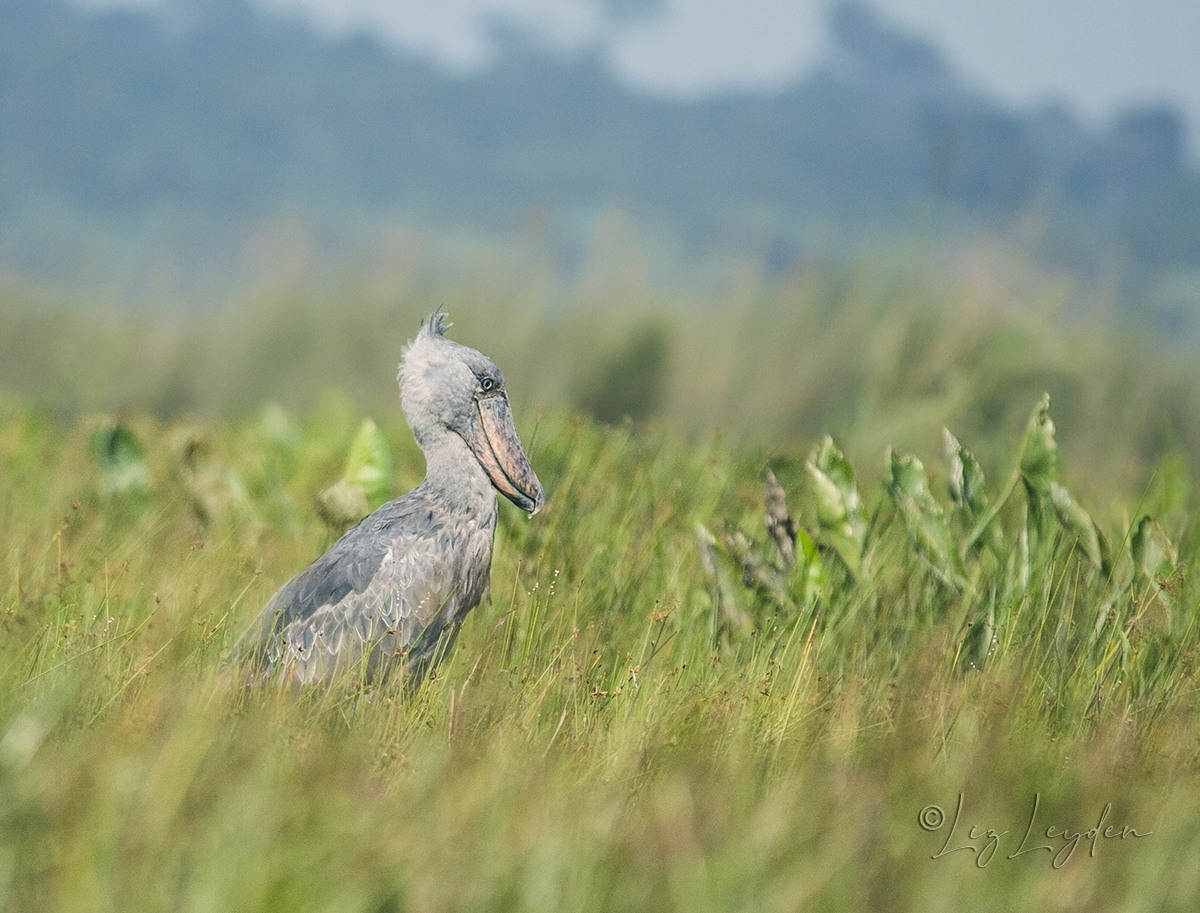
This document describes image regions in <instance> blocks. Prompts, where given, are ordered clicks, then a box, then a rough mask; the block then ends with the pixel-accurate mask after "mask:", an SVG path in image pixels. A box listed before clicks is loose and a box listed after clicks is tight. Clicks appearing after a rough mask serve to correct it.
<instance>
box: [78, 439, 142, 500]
mask: <svg viewBox="0 0 1200 913" xmlns="http://www.w3.org/2000/svg"><path fill="white" fill-rule="evenodd" d="M90 445H91V446H90V449H91V454H92V462H93V463H94V464H95V466H96V470H97V472H98V474H99V480H98V481H99V488H100V493H101V494H102V495H104V496H105V497H112V496H114V495H123V494H135V493H142V494H144V493H146V492H148V491H149V490H150V486H151V478H150V467H149V465H147V463H146V457H145V454H144V453H143V452H142V446H141V444H139V443H138V440H137V437H136V436H134V433H133V431H132V430H130V429H129V427H128V426H126V425H124V424H121V423H120V422H113V421H109V422H105V423H104V424H103V425H101V426H100V427H99V428H97V429H96V430H95V431H93V432H92V438H91V442H90Z"/></svg>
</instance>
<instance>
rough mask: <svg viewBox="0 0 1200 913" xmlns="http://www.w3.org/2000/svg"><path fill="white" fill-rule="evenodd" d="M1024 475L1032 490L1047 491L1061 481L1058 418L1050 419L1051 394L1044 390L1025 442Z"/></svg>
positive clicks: (1023, 455) (1022, 454) (1022, 474)
mask: <svg viewBox="0 0 1200 913" xmlns="http://www.w3.org/2000/svg"><path fill="white" fill-rule="evenodd" d="M1019 465H1020V467H1021V478H1022V479H1024V480H1025V484H1026V485H1027V486H1028V487H1029V488H1030V490H1032V491H1035V492H1037V493H1038V494H1039V495H1046V494H1047V492H1048V489H1049V487H1050V485H1051V484H1053V483H1054V482H1055V481H1057V474H1056V473H1057V467H1058V444H1057V443H1055V440H1054V422H1053V421H1052V420H1051V419H1050V394H1049V393H1043V394H1042V398H1041V399H1040V400H1039V401H1038V404H1037V407H1036V408H1035V409H1034V410H1033V414H1032V415H1030V416H1029V424H1028V425H1027V426H1026V428H1025V439H1024V440H1023V441H1022V442H1021V457H1020V463H1019Z"/></svg>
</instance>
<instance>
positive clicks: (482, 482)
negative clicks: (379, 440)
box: [422, 431, 496, 514]
mask: <svg viewBox="0 0 1200 913" xmlns="http://www.w3.org/2000/svg"><path fill="white" fill-rule="evenodd" d="M424 450H425V481H424V482H423V483H422V486H423V487H424V488H425V489H426V490H427V491H428V492H429V493H430V494H432V495H434V496H436V497H437V498H438V499H439V500H440V501H441V502H442V503H443V504H444V505H445V506H446V507H447V508H449V509H451V510H453V511H456V512H459V511H461V512H463V513H482V514H488V513H491V514H495V513H496V492H495V489H493V488H492V483H491V480H490V479H489V478H488V477H487V473H485V472H484V471H483V467H482V466H480V465H479V460H477V459H476V458H475V454H473V453H472V452H471V449H470V448H469V447H468V446H467V443H466V441H464V440H463V439H462V438H461V437H459V436H458V435H457V434H455V433H454V432H452V431H446V432H444V433H442V434H437V435H431V436H430V439H429V440H427V441H425V443H424Z"/></svg>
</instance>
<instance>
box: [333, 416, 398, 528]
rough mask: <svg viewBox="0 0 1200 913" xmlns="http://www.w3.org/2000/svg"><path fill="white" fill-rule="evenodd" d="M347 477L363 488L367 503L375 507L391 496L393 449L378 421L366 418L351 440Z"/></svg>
mask: <svg viewBox="0 0 1200 913" xmlns="http://www.w3.org/2000/svg"><path fill="white" fill-rule="evenodd" d="M344 478H345V480H346V481H347V482H349V483H350V484H351V485H357V486H359V487H360V488H362V491H363V494H364V495H365V496H366V500H367V505H368V507H369V508H370V509H371V510H374V509H375V508H376V507H378V506H379V505H380V504H382V503H383V502H384V501H386V500H387V499H388V495H389V493H390V492H391V487H392V452H391V450H389V449H388V445H387V440H386V439H385V438H384V436H383V434H382V432H380V430H379V428H378V427H376V425H375V423H374V422H373V421H372V420H371V419H369V418H365V419H363V422H362V425H360V426H359V429H358V434H357V435H355V437H354V441H353V442H352V443H351V444H350V453H349V455H348V456H347V457H346V472H345V474H344Z"/></svg>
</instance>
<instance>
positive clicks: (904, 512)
mask: <svg viewBox="0 0 1200 913" xmlns="http://www.w3.org/2000/svg"><path fill="white" fill-rule="evenodd" d="M884 473H885V477H886V482H887V488H888V492H889V493H890V494H891V496H892V498H893V500H894V501H895V502H896V506H897V507H898V508H899V510H900V516H901V517H902V518H903V520H904V525H905V526H906V527H907V529H908V534H909V536H910V537H911V539H912V540H913V543H914V545H915V546H916V548H917V551H918V552H919V553H920V554H921V555H922V556H923V557H924V558H925V560H926V561H928V562H929V564H930V565H931V566H932V567H933V569H934V570H935V571H936V572H937V573H938V575H939V576H940V577H941V578H942V579H943V580H944V581H945V582H947V583H951V584H953V585H955V586H960V587H961V586H962V585H963V584H964V581H963V576H962V571H961V567H960V564H961V562H960V561H959V557H958V550H957V549H956V548H955V546H954V540H953V539H952V538H951V536H950V528H949V527H948V526H947V525H946V518H945V515H944V514H943V512H942V508H941V506H940V505H939V504H938V503H937V501H936V500H934V497H933V495H932V494H930V492H929V484H928V481H927V480H926V478H925V465H924V464H923V463H922V462H921V461H920V460H919V459H917V458H916V457H915V456H909V455H907V454H900V453H896V451H894V450H893V449H892V448H891V447H889V448H888V449H887V453H886V454H885V456H884Z"/></svg>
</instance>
